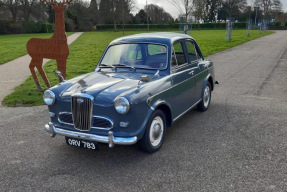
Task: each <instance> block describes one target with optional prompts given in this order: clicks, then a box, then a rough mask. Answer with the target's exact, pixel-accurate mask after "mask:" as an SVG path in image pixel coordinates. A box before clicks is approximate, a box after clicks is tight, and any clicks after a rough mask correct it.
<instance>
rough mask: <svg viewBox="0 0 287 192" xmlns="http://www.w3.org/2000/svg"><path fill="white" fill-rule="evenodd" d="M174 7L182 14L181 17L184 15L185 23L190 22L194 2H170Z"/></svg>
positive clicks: (178, 0) (188, 0)
mask: <svg viewBox="0 0 287 192" xmlns="http://www.w3.org/2000/svg"><path fill="white" fill-rule="evenodd" d="M168 1H169V2H170V3H171V4H172V5H174V7H175V8H176V9H177V10H178V11H179V12H180V14H181V15H184V18H185V22H187V21H188V18H189V17H191V13H192V9H193V4H194V3H193V0H168Z"/></svg>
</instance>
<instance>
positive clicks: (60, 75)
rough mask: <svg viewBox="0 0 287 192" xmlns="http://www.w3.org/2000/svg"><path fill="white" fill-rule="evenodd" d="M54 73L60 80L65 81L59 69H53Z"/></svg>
mask: <svg viewBox="0 0 287 192" xmlns="http://www.w3.org/2000/svg"><path fill="white" fill-rule="evenodd" d="M55 75H56V77H59V78H60V80H61V82H65V81H66V80H65V78H64V77H63V75H62V73H61V71H55Z"/></svg>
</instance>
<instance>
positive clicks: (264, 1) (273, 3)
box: [255, 0, 282, 20]
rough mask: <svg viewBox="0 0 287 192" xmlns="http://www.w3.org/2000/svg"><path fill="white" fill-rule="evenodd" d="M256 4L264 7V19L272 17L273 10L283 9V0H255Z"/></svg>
mask: <svg viewBox="0 0 287 192" xmlns="http://www.w3.org/2000/svg"><path fill="white" fill-rule="evenodd" d="M255 5H256V6H258V7H261V8H262V10H263V14H264V20H265V19H266V18H268V17H270V16H271V14H272V12H273V11H280V10H281V9H282V3H281V0H255Z"/></svg>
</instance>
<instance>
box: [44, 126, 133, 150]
mask: <svg viewBox="0 0 287 192" xmlns="http://www.w3.org/2000/svg"><path fill="white" fill-rule="evenodd" d="M45 130H46V131H47V132H48V133H49V134H50V136H51V137H55V136H56V135H57V134H58V135H62V136H66V137H71V138H75V139H84V140H89V141H95V142H99V143H108V144H109V147H113V146H114V144H118V145H132V144H135V143H136V142H137V140H138V139H137V137H136V136H134V137H115V136H113V132H112V131H109V135H108V136H101V135H94V134H89V133H79V132H74V131H67V130H64V129H61V128H57V127H55V126H54V124H53V123H52V122H49V124H46V125H45Z"/></svg>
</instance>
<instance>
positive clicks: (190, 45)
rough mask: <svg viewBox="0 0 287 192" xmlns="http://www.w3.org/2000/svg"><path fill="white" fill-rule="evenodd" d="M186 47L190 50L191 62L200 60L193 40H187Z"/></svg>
mask: <svg viewBox="0 0 287 192" xmlns="http://www.w3.org/2000/svg"><path fill="white" fill-rule="evenodd" d="M186 47H187V51H188V57H189V60H190V62H193V61H197V60H198V54H197V52H196V49H195V46H194V44H193V43H192V42H191V41H186Z"/></svg>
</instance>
